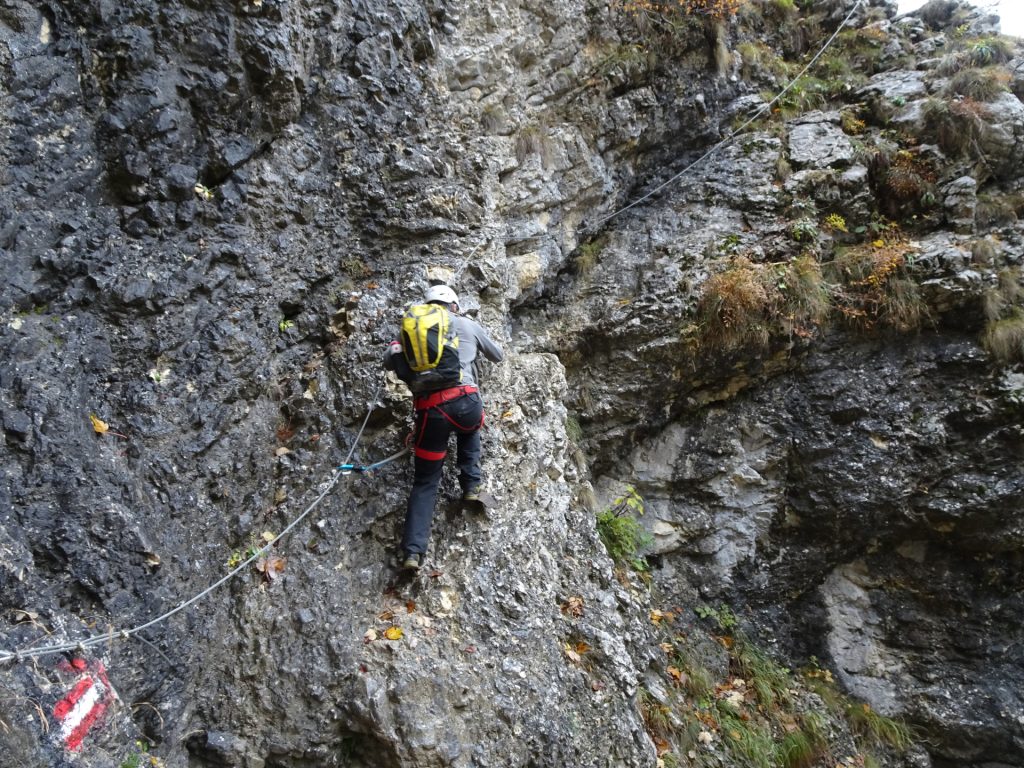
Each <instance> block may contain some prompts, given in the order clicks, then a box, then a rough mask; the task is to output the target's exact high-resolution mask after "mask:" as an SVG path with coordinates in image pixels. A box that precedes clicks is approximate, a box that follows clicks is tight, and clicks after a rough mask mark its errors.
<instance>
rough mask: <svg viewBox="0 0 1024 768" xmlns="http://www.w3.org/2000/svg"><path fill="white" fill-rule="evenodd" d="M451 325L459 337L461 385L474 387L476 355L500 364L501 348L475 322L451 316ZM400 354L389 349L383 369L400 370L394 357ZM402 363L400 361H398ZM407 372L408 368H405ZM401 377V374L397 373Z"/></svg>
mask: <svg viewBox="0 0 1024 768" xmlns="http://www.w3.org/2000/svg"><path fill="white" fill-rule="evenodd" d="M451 323H452V326H453V327H454V331H455V335H456V336H458V337H459V367H460V368H461V369H462V384H469V385H472V386H476V383H477V382H476V375H475V374H474V371H473V362H474V361H475V360H476V358H477V354H478V353H482V354H483V356H484V357H486V358H487V359H488V360H490V361H491V362H495V363H500V362H501V361H502V360H504V359H505V353H504V352H502V350H501V347H499V346H498V345H497V344H495V343H494V340H493V339H492V338H491V337H490V336H489V335H488V334H487V331H485V330H484V328H483V326H482V325H480V323H478V322H476V320H471V319H470V318H468V317H465V316H463V315H456V314H455V313H452V314H451ZM401 354H402V353H401V352H400V351H399V352H393V351H391V350H390V349H389V350H388V352H387V353H385V355H384V367H385V368H387V369H388V370H389V371H395V370H399V371H400V369H401V366H397V365H396V361H395V359H394V356H395V355H397V356H399V357H400V356H401ZM399 362H402V361H399ZM405 369H406V370H408V366H406V367H405ZM399 376H401V373H399Z"/></svg>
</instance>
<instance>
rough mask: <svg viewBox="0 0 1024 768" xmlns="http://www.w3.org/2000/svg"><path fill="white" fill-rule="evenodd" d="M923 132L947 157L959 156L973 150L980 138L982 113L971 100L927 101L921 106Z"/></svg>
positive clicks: (982, 122) (977, 105)
mask: <svg viewBox="0 0 1024 768" xmlns="http://www.w3.org/2000/svg"><path fill="white" fill-rule="evenodd" d="M921 114H922V116H923V118H924V126H925V130H926V131H927V132H928V134H929V135H930V136H931V137H933V138H934V139H935V141H936V142H937V143H938V145H939V147H940V148H941V149H942V151H943V152H945V153H946V154H947V155H950V156H952V157H962V156H964V155H967V154H970V151H971V150H975V151H977V146H978V140H979V139H980V138H981V136H982V135H984V132H985V129H986V124H985V119H984V115H985V114H986V110H985V109H984V108H983V107H982V106H981V105H980V104H978V102H976V101H973V100H971V99H964V100H962V101H954V102H949V101H944V100H942V99H934V98H930V99H927V100H926V101H925V103H924V105H923V106H922V107H921Z"/></svg>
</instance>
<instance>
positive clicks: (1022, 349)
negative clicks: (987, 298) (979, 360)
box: [982, 308, 1024, 363]
mask: <svg viewBox="0 0 1024 768" xmlns="http://www.w3.org/2000/svg"><path fill="white" fill-rule="evenodd" d="M982 344H983V345H984V347H985V349H986V350H987V351H988V353H989V354H990V355H992V357H994V358H995V359H996V360H997V361H999V362H1000V363H1012V362H1020V361H1024V311H1021V310H1020V308H1014V311H1013V313H1012V314H1011V315H1010V316H1009V317H1006V318H1003V319H1000V320H994V321H991V322H989V323H988V325H986V326H985V334H984V336H983V337H982Z"/></svg>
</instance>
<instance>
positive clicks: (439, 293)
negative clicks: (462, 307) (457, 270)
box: [423, 285, 459, 304]
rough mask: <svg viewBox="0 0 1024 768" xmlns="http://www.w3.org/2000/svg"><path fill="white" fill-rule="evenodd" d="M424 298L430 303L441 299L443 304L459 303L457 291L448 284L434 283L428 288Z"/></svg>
mask: <svg viewBox="0 0 1024 768" xmlns="http://www.w3.org/2000/svg"><path fill="white" fill-rule="evenodd" d="M423 300H424V301H425V302H426V303H427V304H429V303H430V302H432V301H439V302H441V303H442V304H458V303H459V297H458V296H456V295H455V291H453V290H452V289H451V288H449V287H448V286H447V285H432V286H430V287H429V288H427V293H426V295H425V296H424V297H423Z"/></svg>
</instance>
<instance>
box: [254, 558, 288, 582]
mask: <svg viewBox="0 0 1024 768" xmlns="http://www.w3.org/2000/svg"><path fill="white" fill-rule="evenodd" d="M287 562H288V559H287V558H285V557H278V556H277V555H267V556H266V557H261V558H260V559H259V560H257V561H256V570H257V571H259V572H260V573H262V574H263V575H264V576H266V577H267V581H273V580H274V579H276V578H277V576H278V574H279V573H281V572H283V571H284V567H285V564H286V563H287Z"/></svg>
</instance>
